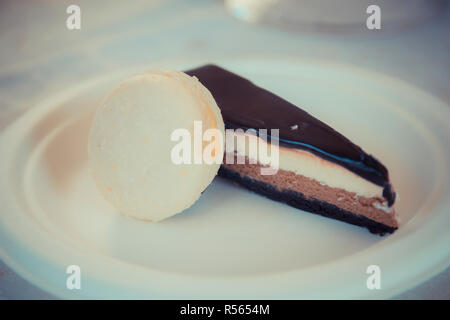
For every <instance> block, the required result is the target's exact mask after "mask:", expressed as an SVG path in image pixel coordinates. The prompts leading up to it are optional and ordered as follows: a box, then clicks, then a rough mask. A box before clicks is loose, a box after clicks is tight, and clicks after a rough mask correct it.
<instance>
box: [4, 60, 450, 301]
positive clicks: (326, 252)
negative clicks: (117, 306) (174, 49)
mask: <svg viewBox="0 0 450 320" xmlns="http://www.w3.org/2000/svg"><path fill="white" fill-rule="evenodd" d="M218 63H219V64H221V65H222V66H224V67H226V68H229V69H231V70H233V71H235V72H237V73H239V74H242V75H244V76H246V77H248V78H250V79H252V80H253V81H255V82H256V83H258V84H260V85H262V86H264V87H266V88H268V89H270V90H273V91H274V92H275V93H278V94H280V95H281V96H283V97H285V98H286V99H288V100H290V101H292V102H294V103H296V104H299V105H301V106H304V108H305V109H306V110H308V111H309V112H311V113H312V114H313V115H315V116H317V117H318V118H320V119H322V120H324V121H325V122H327V123H329V124H331V125H332V126H334V127H335V128H336V129H337V130H338V131H340V132H342V133H344V134H345V135H347V136H348V137H350V138H351V139H352V140H353V141H354V142H356V143H357V144H359V145H361V146H363V147H364V149H365V150H366V151H368V152H369V153H373V154H375V155H376V156H377V157H378V158H379V159H380V160H382V162H383V163H385V164H386V165H387V167H388V168H389V170H390V175H391V178H392V180H393V183H394V185H395V187H396V189H397V191H398V192H399V194H400V196H401V200H400V201H399V202H398V204H397V208H398V211H399V212H400V214H401V216H402V219H403V224H402V226H401V228H400V229H399V230H398V231H397V232H396V233H394V234H393V235H391V236H387V237H379V236H375V235H372V234H370V233H369V232H368V231H367V230H365V229H362V228H358V227H354V226H351V225H348V224H345V223H342V222H338V221H334V220H331V219H326V218H322V217H320V216H317V215H313V214H309V213H305V212H303V211H300V210H297V209H294V208H291V207H289V206H287V205H283V204H280V203H277V202H273V201H270V200H268V199H265V198H263V197H261V196H258V195H256V194H252V193H250V192H248V191H246V190H244V189H240V188H238V187H236V186H234V185H232V184H230V183H228V182H225V181H223V180H221V179H220V178H216V179H215V181H214V182H213V184H212V185H211V186H210V187H209V188H208V189H207V191H206V192H205V193H204V194H203V196H202V197H201V199H200V200H199V201H198V202H197V203H196V204H195V205H194V206H193V207H191V208H190V209H188V210H186V211H185V212H184V213H182V214H180V215H178V216H175V217H173V218H171V219H168V220H166V221H163V222H161V223H158V224H152V223H145V222H139V221H134V220H130V219H126V218H124V217H122V216H121V215H120V214H119V213H118V212H116V211H115V210H114V209H112V208H111V207H110V206H109V205H108V204H107V203H106V202H105V201H104V200H103V198H102V197H101V196H100V195H99V193H98V192H97V190H96V188H95V186H94V184H93V182H92V180H91V178H90V176H89V174H88V171H87V165H86V139H87V132H88V129H89V124H90V119H91V116H92V111H93V110H94V108H95V106H96V105H97V103H98V101H99V100H100V99H101V98H102V97H103V96H104V94H105V93H106V92H107V91H108V90H110V89H111V88H112V87H113V86H115V85H116V84H117V83H118V82H119V81H120V80H121V79H122V78H123V77H124V76H125V75H127V74H130V73H132V72H135V71H139V69H143V68H142V67H141V68H133V69H132V70H123V71H120V72H117V73H115V74H111V75H105V76H101V77H99V78H96V79H92V80H89V81H86V82H83V83H81V84H77V85H75V86H74V87H72V88H68V90H67V91H65V92H62V93H60V94H56V95H55V96H52V97H50V98H49V99H48V100H46V101H43V102H42V103H40V104H39V105H37V106H35V107H34V108H32V109H31V110H30V111H29V112H28V113H26V114H25V115H24V116H23V117H21V118H20V119H19V120H18V121H17V122H15V123H13V124H12V125H11V126H10V127H9V128H8V129H7V130H6V131H5V132H4V133H3V134H2V136H1V138H0V139H1V140H0V154H1V159H0V164H1V165H0V176H1V177H2V179H0V203H1V214H0V247H1V249H0V256H1V259H3V261H5V262H6V263H7V264H8V265H9V266H10V267H11V268H13V269H14V270H15V271H16V272H18V273H19V274H20V275H21V276H23V277H24V278H26V279H27V280H29V281H30V282H32V283H34V284H36V285H37V286H38V287H40V288H42V289H44V290H47V291H49V292H50V293H52V294H55V295H57V296H59V297H65V298H74V297H87V298H369V297H370V298H374V297H388V296H392V295H394V294H397V293H399V292H401V291H403V290H405V289H407V288H409V287H411V286H413V285H415V284H418V283H419V282H421V281H423V280H425V279H427V278H429V277H431V276H432V275H434V274H436V273H437V272H439V271H441V270H443V269H444V268H446V267H447V266H448V265H449V260H450V259H449V257H450V246H449V244H450V234H449V232H448V230H449V227H450V216H449V214H448V213H449V212H448V211H449V210H450V203H449V199H450V197H449V190H450V185H449V182H450V177H449V171H448V168H447V166H448V163H450V142H449V137H450V129H449V126H448V119H450V110H449V108H448V106H447V105H446V104H445V103H443V102H442V101H440V100H438V99H436V98H435V97H433V96H430V95H428V94H427V93H424V92H422V91H421V90H420V89H418V88H415V87H412V86H410V85H408V84H406V83H403V82H400V81H398V80H395V79H392V78H389V77H387V76H383V75H379V74H376V73H372V72H367V71H364V70H361V69H356V68H353V67H348V66H342V65H335V64H330V63H325V62H321V61H297V60H287V59H281V60H271V59H261V60H254V59H253V60H245V59H241V60H239V59H236V60H223V61H218ZM164 65H165V66H167V63H165V64H164ZM168 65H169V66H171V67H173V68H178V69H186V68H188V67H191V66H193V65H198V64H197V63H195V62H192V61H191V62H188V63H173V64H170V63H169V64H168ZM145 67H149V66H145ZM173 196H174V197H175V196H176V195H173ZM149 197H151V195H149ZM373 264H375V265H378V266H379V267H380V268H381V289H380V290H369V289H367V287H366V279H367V277H368V274H367V273H366V269H367V267H368V266H369V265H373ZM69 265H78V266H80V267H81V286H82V288H81V290H72V291H71V290H68V289H67V288H66V279H67V276H68V275H67V274H66V268H67V266H69Z"/></svg>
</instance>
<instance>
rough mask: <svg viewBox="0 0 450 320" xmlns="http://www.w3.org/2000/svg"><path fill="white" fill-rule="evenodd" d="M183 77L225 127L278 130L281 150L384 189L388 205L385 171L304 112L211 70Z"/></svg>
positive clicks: (209, 67) (237, 78)
mask: <svg viewBox="0 0 450 320" xmlns="http://www.w3.org/2000/svg"><path fill="white" fill-rule="evenodd" d="M186 73H187V74H189V75H191V76H195V77H197V78H198V79H199V81H200V82H201V83H202V84H203V85H204V86H206V87H207V88H208V89H209V91H211V93H212V95H213V97H214V99H215V100H216V102H217V104H218V106H219V108H220V109H221V111H222V116H223V118H224V121H225V126H226V127H227V128H243V129H249V128H251V129H255V130H259V129H268V130H270V129H279V144H280V145H281V146H284V147H288V148H296V149H303V150H307V151H309V152H312V153H314V154H315V155H318V156H320V157H322V158H324V159H326V160H329V161H332V162H334V163H337V164H339V165H341V166H343V167H345V168H347V169H348V170H350V171H352V172H354V173H356V174H357V175H359V176H361V177H362V178H364V179H366V180H369V181H371V182H373V183H375V184H377V185H379V186H384V187H386V188H385V189H388V188H389V192H388V193H389V194H390V195H389V196H385V195H384V196H385V198H387V199H388V200H389V201H388V202H390V203H393V202H394V199H393V197H394V195H395V193H393V191H391V188H390V186H389V176H388V171H387V169H386V167H384V166H383V165H382V164H381V163H380V162H379V161H378V160H377V159H375V158H374V157H372V156H371V155H368V154H367V153H365V152H364V151H363V150H362V149H361V148H360V147H358V146H357V145H355V144H354V143H352V142H351V141H350V140H348V139H347V138H345V137H344V136H343V135H341V134H340V133H338V132H336V131H335V130H333V129H332V128H331V127H330V126H328V125H326V124H325V123H323V122H322V121H320V120H318V119H316V118H314V117H313V116H311V115H310V114H309V113H307V112H306V111H304V110H302V109H300V108H299V107H297V106H295V105H293V104H292V103H289V102H288V101H286V100H284V99H282V98H280V97H278V96H277V95H275V94H273V93H271V92H269V91H267V90H265V89H263V88H260V87H258V86H256V85H254V84H253V83H252V82H250V81H249V80H247V79H245V78H242V77H240V76H238V75H236V74H234V73H232V72H229V71H227V70H225V69H223V68H220V67H218V66H215V65H205V66H202V67H199V68H196V69H193V70H189V71H186ZM268 132H270V131H268Z"/></svg>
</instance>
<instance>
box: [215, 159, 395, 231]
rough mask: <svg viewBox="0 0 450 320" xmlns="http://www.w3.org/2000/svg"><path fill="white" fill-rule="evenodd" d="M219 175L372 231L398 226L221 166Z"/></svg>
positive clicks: (270, 197)
mask: <svg viewBox="0 0 450 320" xmlns="http://www.w3.org/2000/svg"><path fill="white" fill-rule="evenodd" d="M219 176H221V177H224V178H227V179H229V180H232V181H234V182H236V183H238V184H239V185H241V186H244V187H246V188H247V189H249V190H251V191H254V192H256V193H259V194H261V195H263V196H266V197H267V198H269V199H272V200H275V201H279V202H284V203H286V204H288V205H290V206H292V207H294V208H297V209H301V210H304V211H308V212H311V213H315V214H319V215H321V216H324V217H328V218H332V219H336V220H341V221H344V222H347V223H350V224H353V225H357V226H360V227H365V228H367V229H369V231H370V232H371V233H374V234H378V235H384V234H386V233H393V232H394V231H395V230H396V229H397V228H394V227H391V226H387V225H385V224H382V223H380V222H376V221H373V220H371V219H369V218H367V217H365V216H362V215H358V214H355V213H353V212H350V211H347V210H343V209H341V208H339V207H338V206H335V205H333V204H330V203H327V202H325V201H320V200H317V199H308V198H306V197H305V196H304V195H303V194H302V193H300V192H297V191H292V190H282V191H280V190H278V189H277V188H275V187H274V186H272V185H270V184H268V183H265V182H261V181H258V180H255V179H253V178H250V177H246V176H242V175H241V174H239V173H238V172H235V171H233V170H230V169H227V168H225V167H223V166H222V167H220V170H219Z"/></svg>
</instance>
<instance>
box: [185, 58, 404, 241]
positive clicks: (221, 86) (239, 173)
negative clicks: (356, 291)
mask: <svg viewBox="0 0 450 320" xmlns="http://www.w3.org/2000/svg"><path fill="white" fill-rule="evenodd" d="M186 73H187V74H189V75H191V76H195V77H197V78H198V79H199V80H200V82H201V83H202V84H203V85H204V86H205V87H206V88H208V89H209V91H210V92H211V93H212V95H213V97H214V99H215V100H216V102H217V104H218V106H219V108H220V109H221V112H222V116H223V118H224V122H225V127H226V128H227V129H244V130H246V129H249V128H251V129H255V130H256V131H257V130H259V129H267V130H268V132H270V130H271V129H279V138H278V139H277V142H278V144H279V149H278V150H279V169H278V171H277V172H276V174H273V175H263V174H261V172H262V171H261V170H260V169H261V168H262V167H264V166H265V165H264V164H261V163H260V162H258V161H255V160H254V159H253V161H251V160H252V159H249V154H248V150H246V149H239V148H236V149H235V150H233V155H232V156H234V157H236V158H237V157H241V158H242V157H244V158H245V159H246V161H245V163H244V164H239V163H238V161H237V159H236V161H234V163H231V164H228V163H226V162H225V161H224V163H223V164H222V166H221V168H220V170H219V175H221V176H222V177H225V178H228V179H231V180H233V181H235V182H237V183H238V184H240V185H242V186H244V187H247V188H248V189H250V190H252V191H255V192H257V193H260V194H262V195H264V196H266V197H268V198H271V199H273V200H277V201H281V202H285V203H287V204H289V205H291V206H293V207H296V208H299V209H302V210H306V211H309V212H313V213H317V214H320V215H322V216H326V217H330V218H334V219H338V220H342V221H345V222H348V223H351V224H354V225H358V226H362V227H366V228H368V229H369V230H370V231H371V232H373V233H377V234H381V235H382V234H385V233H392V232H394V231H395V230H396V229H397V228H398V217H397V215H396V214H395V210H394V208H393V204H394V202H395V192H394V189H393V187H392V185H391V183H390V181H389V175H388V170H387V169H386V167H385V166H384V165H383V164H381V163H380V162H379V161H378V160H377V159H375V158H374V157H373V156H371V155H369V154H367V153H366V152H364V151H363V150H362V149H361V148H360V147H359V146H357V145H355V144H354V143H352V142H351V141H350V140H349V139H347V138H346V137H344V136H343V135H341V134H340V133H338V132H336V131H335V130H333V129H332V128H331V127H330V126H328V125H326V124H325V123H323V122H322V121H320V120H318V119H316V118H314V117H313V116H311V115H310V114H309V113H307V112H306V111H304V110H302V109H300V108H299V107H297V106H295V105H293V104H291V103H289V102H288V101H286V100H283V99H282V98H280V97H278V96H277V95H275V94H273V93H271V92H269V91H267V90H265V89H263V88H260V87H258V86H256V85H255V84H253V83H252V82H250V81H249V80H247V79H245V78H242V77H240V76H238V75H236V74H234V73H232V72H229V71H227V70H224V69H222V68H220V67H218V66H215V65H206V66H202V67H199V68H197V69H193V70H189V71H187V72H186ZM247 132H248V131H247ZM245 134H248V133H245ZM248 135H249V137H248V138H249V139H251V138H252V137H253V139H255V138H256V139H261V137H257V136H255V135H251V134H248ZM271 140H272V139H265V141H268V143H269V144H270V141H271ZM226 156H227V155H225V157H226ZM228 156H230V155H229V154H228ZM227 162H228V161H227Z"/></svg>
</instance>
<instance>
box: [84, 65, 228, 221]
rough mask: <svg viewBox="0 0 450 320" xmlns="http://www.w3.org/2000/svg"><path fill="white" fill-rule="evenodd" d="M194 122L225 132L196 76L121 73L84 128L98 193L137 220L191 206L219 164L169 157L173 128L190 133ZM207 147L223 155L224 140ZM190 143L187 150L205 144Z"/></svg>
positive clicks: (166, 72)
mask: <svg viewBox="0 0 450 320" xmlns="http://www.w3.org/2000/svg"><path fill="white" fill-rule="evenodd" d="M194 123H197V124H198V123H201V125H202V130H203V132H205V131H206V130H209V129H213V130H217V131H218V132H219V133H220V134H221V135H222V137H223V136H224V123H223V119H222V116H221V113H220V109H219V108H218V106H217V104H216V102H215V100H214V98H213V97H212V95H211V93H210V92H209V91H208V89H206V88H205V87H204V86H203V85H202V84H201V83H200V82H199V81H198V79H197V78H195V77H190V76H188V75H187V74H185V73H183V72H179V71H172V70H150V71H146V72H144V73H141V74H138V75H135V76H132V77H130V78H128V79H126V80H125V81H123V82H122V83H121V84H120V85H119V86H118V87H117V88H115V89H114V90H113V91H112V92H111V93H110V94H109V95H108V96H107V97H106V99H105V100H104V101H103V102H102V104H101V105H100V106H99V108H98V110H97V112H96V114H95V117H94V120H93V122H92V127H91V131H90V134H89V141H88V155H89V165H90V170H91V173H92V176H93V178H94V181H95V183H96V185H97V187H98V189H99V191H100V193H101V194H102V195H103V196H104V197H105V199H106V200H107V201H109V202H110V203H111V204H112V205H113V206H114V207H116V208H117V209H118V210H120V211H121V212H122V213H123V214H125V215H127V216H131V217H134V218H137V219H142V220H149V221H160V220H163V219H165V218H167V217H170V216H172V215H175V214H177V213H179V212H181V211H183V210H184V209H186V208H189V207H190V206H191V205H192V204H193V203H194V202H195V201H196V200H197V199H198V198H199V197H200V195H201V193H202V192H203V191H204V190H205V189H206V187H207V186H208V185H209V184H210V183H211V181H212V180H213V178H214V176H215V175H216V174H217V172H218V170H219V167H220V161H218V162H217V161H215V162H213V163H210V162H209V163H206V162H205V161H203V162H202V163H200V164H198V163H197V164H196V163H193V161H192V162H191V163H181V164H180V163H178V162H177V161H175V162H174V159H173V150H174V147H175V146H176V145H177V143H179V142H177V141H173V137H174V132H175V131H176V130H179V129H182V130H184V132H189V134H190V135H191V137H192V139H194V131H195V130H194ZM216 142H218V141H216ZM206 143H207V142H205V141H203V143H202V147H204V146H205V144H206ZM192 145H193V144H192ZM212 149H213V152H212V153H213V154H214V155H215V156H216V157H217V159H219V158H220V160H221V159H222V158H223V143H219V144H218V143H215V144H214V145H213V148H212ZM191 150H192V153H191V156H192V158H193V157H194V156H195V154H196V153H198V152H202V151H201V150H196V149H195V148H193V147H192V148H191ZM202 155H203V154H202ZM197 156H198V154H197Z"/></svg>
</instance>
